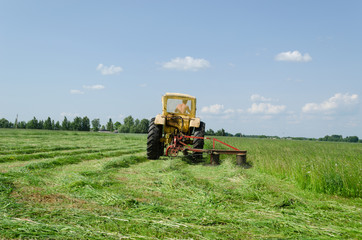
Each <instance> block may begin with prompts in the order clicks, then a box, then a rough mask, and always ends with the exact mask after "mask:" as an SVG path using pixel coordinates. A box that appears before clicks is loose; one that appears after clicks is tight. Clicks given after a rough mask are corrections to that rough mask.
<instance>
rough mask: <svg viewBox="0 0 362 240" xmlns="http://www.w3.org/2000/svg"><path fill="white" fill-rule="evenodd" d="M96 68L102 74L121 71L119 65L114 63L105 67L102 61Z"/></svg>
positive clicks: (112, 73)
mask: <svg viewBox="0 0 362 240" xmlns="http://www.w3.org/2000/svg"><path fill="white" fill-rule="evenodd" d="M97 70H98V71H100V72H101V73H102V75H114V74H117V73H120V72H122V71H123V69H122V68H121V67H117V66H114V65H111V66H109V67H107V66H104V65H103V64H102V63H100V64H99V65H98V66H97Z"/></svg>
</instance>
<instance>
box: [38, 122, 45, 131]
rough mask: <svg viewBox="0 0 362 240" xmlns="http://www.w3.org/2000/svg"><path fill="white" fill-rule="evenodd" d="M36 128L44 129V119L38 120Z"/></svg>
mask: <svg viewBox="0 0 362 240" xmlns="http://www.w3.org/2000/svg"><path fill="white" fill-rule="evenodd" d="M38 129H44V121H43V120H39V122H38Z"/></svg>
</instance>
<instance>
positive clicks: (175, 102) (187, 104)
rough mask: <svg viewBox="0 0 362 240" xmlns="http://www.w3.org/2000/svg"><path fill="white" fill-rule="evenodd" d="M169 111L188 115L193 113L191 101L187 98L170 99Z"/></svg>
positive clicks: (168, 102)
mask: <svg viewBox="0 0 362 240" xmlns="http://www.w3.org/2000/svg"><path fill="white" fill-rule="evenodd" d="M167 112H169V113H176V114H177V113H178V114H186V115H188V114H190V113H191V101H190V100H186V99H168V100H167Z"/></svg>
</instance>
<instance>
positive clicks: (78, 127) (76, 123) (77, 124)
mask: <svg viewBox="0 0 362 240" xmlns="http://www.w3.org/2000/svg"><path fill="white" fill-rule="evenodd" d="M72 125H73V130H74V131H82V118H81V117H75V118H74V120H73V124H72Z"/></svg>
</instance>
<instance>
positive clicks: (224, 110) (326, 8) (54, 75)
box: [0, 0, 362, 138]
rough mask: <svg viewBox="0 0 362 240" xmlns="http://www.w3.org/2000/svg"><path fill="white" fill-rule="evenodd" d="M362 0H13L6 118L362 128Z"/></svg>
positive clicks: (8, 7)
mask: <svg viewBox="0 0 362 240" xmlns="http://www.w3.org/2000/svg"><path fill="white" fill-rule="evenodd" d="M361 26H362V1H277V0H276V1H197V0H194V1H16V0H14V1H2V0H0V118H3V117H4V118H6V119H8V120H10V121H14V120H15V118H16V115H17V114H19V120H25V121H28V120H30V119H31V118H32V117H33V116H35V117H37V118H38V119H46V118H47V117H48V116H50V117H51V118H52V119H54V120H59V121H61V120H62V119H63V118H64V116H67V117H68V118H70V119H72V118H74V117H75V116H81V117H83V116H88V117H89V118H90V119H93V118H100V119H101V122H102V124H105V123H106V121H107V120H108V119H109V118H112V120H113V121H114V122H115V121H121V122H122V121H123V118H124V117H126V116H128V115H132V116H133V117H135V118H139V119H141V118H151V117H153V116H155V115H156V114H158V113H160V112H161V96H162V95H163V94H164V93H166V92H180V93H187V94H190V95H193V96H196V97H197V111H198V116H200V117H201V118H202V119H203V121H205V122H206V128H212V129H214V130H218V129H221V128H224V129H225V130H226V131H228V132H231V133H237V132H241V133H243V134H266V135H278V136H303V137H323V136H325V135H327V134H328V135H331V134H341V135H343V136H344V137H346V136H351V135H356V136H358V137H359V138H362V126H361V119H362V106H361V97H362V60H361V56H362V44H361V43H362V31H361Z"/></svg>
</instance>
